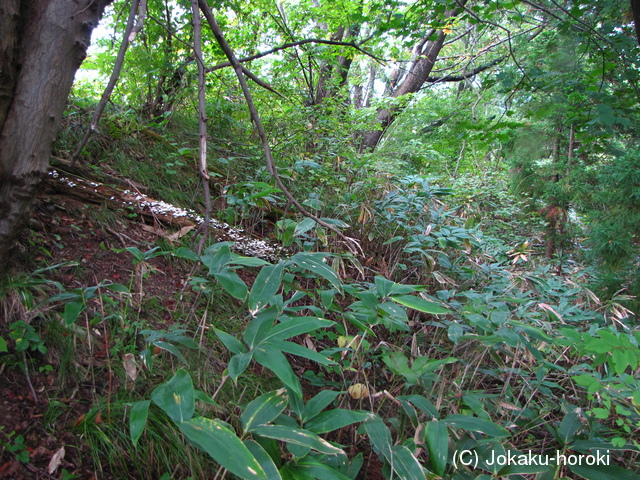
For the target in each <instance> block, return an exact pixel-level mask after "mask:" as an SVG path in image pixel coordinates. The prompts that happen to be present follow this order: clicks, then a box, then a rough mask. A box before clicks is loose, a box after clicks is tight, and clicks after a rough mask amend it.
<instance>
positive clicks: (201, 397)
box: [194, 390, 217, 405]
mask: <svg viewBox="0 0 640 480" xmlns="http://www.w3.org/2000/svg"><path fill="white" fill-rule="evenodd" d="M194 395H195V397H196V400H198V401H200V402H203V403H206V404H207V405H217V404H216V402H215V400H214V399H213V398H211V397H210V396H209V395H207V394H206V393H204V392H203V391H202V390H194Z"/></svg>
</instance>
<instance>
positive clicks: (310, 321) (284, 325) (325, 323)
mask: <svg viewBox="0 0 640 480" xmlns="http://www.w3.org/2000/svg"><path fill="white" fill-rule="evenodd" d="M334 324H335V322H333V321H331V320H325V319H324V318H317V317H293V318H292V320H289V321H286V322H281V323H279V324H278V325H276V326H275V327H273V328H272V329H271V331H270V332H269V334H268V335H266V336H265V338H264V341H269V342H270V341H271V340H286V339H287V338H291V337H295V336H296V335H302V334H303V333H309V332H312V331H313V330H317V329H319V328H328V327H331V326H332V325H334Z"/></svg>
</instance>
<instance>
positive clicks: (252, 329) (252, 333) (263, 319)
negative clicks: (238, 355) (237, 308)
mask: <svg viewBox="0 0 640 480" xmlns="http://www.w3.org/2000/svg"><path fill="white" fill-rule="evenodd" d="M278 313H279V310H278V307H276V306H275V305H271V306H270V307H269V308H267V309H266V310H262V311H261V312H260V313H258V314H257V315H256V316H255V318H252V319H251V321H250V322H249V324H248V325H247V328H245V330H244V336H243V338H244V341H245V343H246V344H247V345H249V347H250V348H253V347H255V346H256V345H257V344H258V343H260V342H262V341H263V340H264V338H265V337H266V336H267V334H268V333H269V331H270V330H271V328H272V327H273V322H275V320H276V318H278Z"/></svg>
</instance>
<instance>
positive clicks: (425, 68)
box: [360, 31, 446, 152]
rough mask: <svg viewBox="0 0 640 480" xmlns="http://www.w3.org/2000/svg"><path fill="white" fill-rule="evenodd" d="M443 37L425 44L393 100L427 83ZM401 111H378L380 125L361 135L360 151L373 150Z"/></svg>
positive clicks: (415, 90) (442, 35) (441, 35)
mask: <svg viewBox="0 0 640 480" xmlns="http://www.w3.org/2000/svg"><path fill="white" fill-rule="evenodd" d="M445 36H446V35H445V34H444V32H442V31H441V32H440V34H439V35H438V38H437V39H436V40H435V41H428V42H426V45H425V48H424V49H423V50H422V51H423V52H424V53H423V54H421V55H420V56H419V57H418V58H417V59H416V61H414V62H413V64H412V65H411V69H410V70H409V72H408V73H407V75H406V77H405V78H404V81H403V82H402V83H401V84H400V85H398V87H397V88H396V89H395V91H394V92H393V94H392V95H391V96H392V97H393V98H400V97H402V96H403V95H407V94H408V93H415V92H417V91H418V90H420V88H421V87H422V85H424V83H425V82H426V81H427V78H429V75H430V74H431V70H433V66H434V64H435V63H436V60H437V59H438V54H439V53H440V50H441V49H442V45H443V44H444V38H445ZM401 111H402V107H395V108H391V109H386V108H383V109H380V110H379V111H378V115H377V116H376V118H377V120H378V122H379V123H380V127H379V128H377V129H376V130H372V131H370V132H366V133H365V134H364V135H363V137H362V144H361V145H360V151H363V152H364V151H371V150H374V149H375V148H376V146H377V145H378V143H379V142H380V139H381V138H382V135H383V134H384V132H385V131H386V130H387V128H389V125H391V124H392V123H393V121H394V120H395V119H396V117H397V116H398V114H399V113H400V112H401Z"/></svg>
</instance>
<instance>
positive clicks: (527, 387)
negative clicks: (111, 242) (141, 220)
mask: <svg viewBox="0 0 640 480" xmlns="http://www.w3.org/2000/svg"><path fill="white" fill-rule="evenodd" d="M297 114H299V115H302V113H301V112H298V113H297ZM88 115H89V111H88V110H84V109H83V108H81V107H80V105H79V104H77V103H76V104H74V105H73V106H70V107H69V109H68V112H67V116H66V119H65V126H64V128H65V131H64V133H63V135H62V136H61V137H60V139H59V140H58V144H57V155H58V156H61V157H64V158H68V156H69V155H70V152H71V151H72V150H73V146H74V145H75V144H76V142H77V140H78V138H79V137H80V136H81V134H82V133H83V132H82V131H81V129H80V127H79V125H84V124H85V123H86V118H87V116H88ZM311 128H312V129H313V131H310V132H306V133H305V131H300V132H297V133H296V135H295V136H293V137H291V139H290V142H289V143H287V141H285V140H286V139H285V140H283V141H282V142H281V144H279V145H276V148H275V150H276V153H278V154H279V155H278V158H277V162H278V166H279V171H280V173H281V175H282V177H283V180H284V181H285V183H287V184H288V185H291V187H292V190H293V192H294V194H295V195H296V196H297V198H299V199H300V201H301V202H302V203H303V204H304V205H305V206H306V207H307V208H308V209H310V210H311V211H313V212H314V213H316V214H317V215H318V216H321V217H322V218H323V219H324V220H325V221H327V222H330V223H332V224H333V225H335V226H337V227H338V228H341V229H342V230H343V231H344V232H346V233H347V234H348V235H349V236H353V237H355V238H357V239H359V240H360V245H361V247H362V249H363V252H362V253H363V254H361V255H356V254H354V253H348V252H346V250H345V248H344V247H343V246H342V245H341V244H340V242H339V240H338V238H337V237H335V236H334V235H333V233H332V232H331V231H329V230H328V229H326V228H325V227H323V226H321V225H318V224H317V223H316V222H314V221H313V220H311V219H308V218H307V219H302V218H300V217H297V216H296V215H295V214H294V213H293V212H292V211H291V208H290V205H289V204H288V202H287V201H286V199H285V197H284V195H283V194H282V192H281V191H280V190H279V189H278V188H276V187H274V186H273V184H272V181H271V180H270V178H269V175H268V174H267V172H266V169H265V168H264V166H263V165H262V164H263V162H262V158H261V153H260V151H259V150H258V149H257V148H256V147H255V146H251V145H240V144H237V143H233V142H227V143H226V144H225V143H224V142H220V143H219V145H218V146H216V147H214V148H212V149H210V157H209V165H210V170H211V174H212V176H213V178H214V180H215V182H214V183H215V185H216V186H217V187H216V188H218V191H217V192H216V195H218V196H220V198H221V201H220V202H218V204H217V211H216V215H217V216H218V217H219V218H221V219H224V220H226V221H229V222H230V223H233V224H241V225H243V226H245V227H249V228H250V229H253V231H255V232H258V231H260V230H261V229H264V230H266V231H268V232H269V233H270V235H271V237H270V238H271V239H272V241H274V242H279V243H281V244H282V245H283V246H284V247H286V248H287V250H286V252H285V254H283V255H282V258H280V259H272V260H271V261H266V260H262V259H259V258H249V257H245V256H242V255H239V254H237V253H235V251H234V250H232V244H231V243H230V242H220V243H212V244H208V245H206V248H205V249H204V250H203V251H202V252H201V253H200V254H198V253H196V252H195V251H194V249H193V248H190V245H191V244H192V243H193V242H192V238H191V235H193V233H190V234H189V235H188V236H187V237H185V238H184V239H182V243H181V244H180V245H178V244H175V245H172V244H171V243H170V242H168V241H165V240H162V241H161V242H159V244H158V246H156V247H154V248H148V249H147V248H143V247H140V248H138V247H128V248H126V249H123V250H122V251H121V252H120V253H119V255H122V256H123V257H126V258H127V259H128V260H131V261H132V267H131V272H130V278H125V279H122V280H121V283H111V282H109V281H102V282H99V279H97V278H95V279H94V283H87V284H84V285H77V284H76V285H67V286H66V287H65V286H64V284H63V282H62V281H61V279H62V278H63V277H62V275H61V274H60V273H59V272H60V271H62V269H66V268H78V269H80V268H81V269H82V270H65V271H66V272H70V273H74V272H75V273H82V272H84V273H85V274H87V272H88V270H89V268H90V265H89V266H82V267H69V266H65V267H61V266H52V267H49V268H45V269H41V270H38V271H36V272H35V273H33V274H31V275H16V276H14V277H13V278H11V279H10V280H9V282H8V283H7V284H5V285H4V286H3V297H2V308H3V309H4V317H5V318H7V319H9V321H8V322H6V324H3V330H2V331H1V332H0V338H1V339H2V341H1V342H0V352H2V353H1V354H0V355H2V356H1V357H0V362H1V363H2V365H3V367H2V368H3V369H4V368H6V369H8V370H10V371H12V372H17V373H18V374H22V375H26V374H27V373H28V372H31V373H32V374H34V373H35V372H36V371H37V372H38V373H41V374H42V375H53V376H55V385H56V388H55V389H51V390H50V392H51V393H48V396H49V398H48V399H47V401H48V407H47V411H46V412H45V414H44V418H45V419H46V422H47V424H48V425H49V427H48V428H51V429H52V430H53V429H56V428H64V429H70V430H72V431H75V432H78V433H79V437H80V438H82V441H83V442H86V445H88V447H87V446H84V447H83V446H82V445H81V448H88V449H89V450H90V452H91V456H92V460H93V464H94V469H95V470H96V471H97V472H101V473H102V474H103V475H104V476H110V477H111V478H175V479H187V478H202V479H208V478H222V477H223V476H224V475H228V476H229V477H233V478H246V479H253V478H264V479H277V478H283V479H312V478H317V479H321V480H324V479H348V478H351V479H355V478H401V479H414V478H415V479H424V478H430V479H431V478H447V479H455V480H466V479H476V478H477V479H482V480H484V479H488V478H511V479H514V480H520V479H529V478H537V479H541V480H545V479H561V478H586V479H588V480H591V479H594V480H596V479H597V480H600V479H602V478H623V479H637V478H639V477H638V474H639V470H640V468H639V464H638V457H639V454H640V452H639V450H640V444H638V431H640V395H639V393H638V392H639V391H640V388H639V387H640V384H639V380H638V378H640V376H639V371H640V370H639V365H640V348H639V346H638V345H639V343H640V331H639V330H638V326H637V321H636V316H635V314H634V311H633V305H634V304H633V303H632V302H633V301H634V299H633V298H632V297H631V296H630V295H629V294H628V292H629V291H630V290H620V289H619V288H616V285H618V286H619V284H620V282H625V281H626V282H627V283H629V284H631V283H633V282H634V281H633V280H629V279H628V278H627V279H624V278H621V277H624V273H621V272H620V271H614V272H613V273H612V274H611V275H613V276H614V277H615V278H609V277H607V276H606V275H605V274H603V273H602V271H600V270H597V269H596V268H593V267H592V268H585V267H584V265H583V264H582V263H581V262H583V261H584V260H585V258H587V257H588V255H584V254H583V252H581V251H580V250H581V249H580V248H576V247H577V246H578V245H577V242H578V241H580V239H579V238H578V237H576V239H577V240H575V242H576V243H574V244H572V243H571V242H566V244H563V247H564V248H561V249H558V250H556V251H555V253H554V256H553V258H549V259H547V258H544V253H545V248H544V247H545V245H544V242H545V238H544V235H545V229H547V228H548V224H547V221H546V219H545V216H544V215H543V214H540V212H539V211H535V209H532V208H531V205H532V203H530V202H529V200H528V198H527V197H524V196H519V197H518V198H516V197H514V196H513V195H512V194H510V193H509V192H508V189H507V183H508V179H507V177H506V175H503V174H500V173H499V172H496V173H494V174H489V173H486V174H484V175H482V176H472V175H470V174H465V175H460V176H459V177H458V178H457V179H456V180H455V181H447V179H446V178H443V177H441V176H438V175H436V174H435V173H434V175H432V176H429V175H425V174H423V173H421V172H422V171H423V170H424V169H423V168H418V167H424V165H422V164H424V162H418V163H421V165H414V166H415V167H416V168H414V169H413V170H412V171H415V172H417V173H414V174H411V175H408V174H404V173H403V172H402V171H398V170H396V171H394V174H393V175H392V174H390V173H383V172H381V171H379V168H380V162H379V159H378V160H376V158H375V156H372V155H355V154H354V153H353V152H351V151H350V150H349V147H348V146H347V143H348V142H345V141H342V140H340V141H338V140H336V141H332V137H331V135H330V134H329V133H327V134H326V136H322V132H323V131H325V130H326V131H327V132H328V131H329V130H330V128H333V127H331V125H325V126H323V127H322V128H319V127H318V126H315V125H313V124H312V127H311ZM323 129H325V130H323ZM186 131H191V132H195V131H196V125H195V123H194V122H193V120H192V119H189V118H187V117H180V116H179V115H175V116H172V117H167V119H166V121H164V122H159V123H156V124H149V122H148V121H145V120H144V119H142V118H139V117H137V116H136V115H133V114H132V112H125V111H110V112H108V114H107V116H106V118H105V120H104V121H103V123H102V124H101V127H100V129H99V131H98V132H97V133H96V134H95V135H94V138H93V139H92V140H91V142H90V143H89V144H88V146H87V147H86V151H85V152H83V161H86V162H87V163H88V164H90V165H92V166H94V167H95V168H97V169H102V170H104V171H107V172H108V171H117V172H119V174H122V175H124V176H126V177H128V178H130V179H132V180H135V181H137V182H139V183H143V184H147V185H148V186H149V188H150V193H151V194H152V196H154V195H155V196H157V197H158V198H160V199H162V200H164V201H168V202H171V203H175V204H177V205H181V206H185V207H190V208H194V205H195V208H196V210H197V209H198V208H200V207H198V205H201V199H200V197H199V194H198V193H196V192H198V191H199V187H198V180H197V178H196V176H195V175H194V172H196V171H197V168H196V166H195V165H196V160H195V152H196V150H195V148H196V146H197V145H196V143H195V142H196V140H197V139H196V137H195V136H194V135H190V134H187V133H185V132H186ZM223 134H224V132H223V131H221V130H220V131H217V130H216V131H215V132H214V134H213V135H214V136H222V135H223ZM305 135H306V136H308V137H309V139H310V140H309V142H311V143H313V142H315V144H316V146H317V145H322V146H323V148H324V149H325V150H326V151H327V152H329V153H330V155H329V154H327V155H325V156H322V155H319V154H314V151H313V149H311V150H309V148H308V147H309V142H307V143H306V144H305V143H304V142H300V141H299V140H301V139H304V138H305ZM216 138H217V137H216ZM343 140H344V139H343ZM214 143H215V142H214ZM301 145H302V146H301ZM289 147H290V148H289ZM308 150H309V151H308ZM132 160H135V161H132ZM388 160H389V161H393V159H388ZM409 160H410V159H409ZM407 161H408V160H407ZM376 162H378V163H376ZM414 163H415V162H414ZM406 171H409V170H406V169H405V172H406ZM105 217H108V218H105V221H113V218H111V217H110V216H109V215H108V214H105ZM115 221H117V219H116V220H115ZM574 227H575V228H576V229H578V228H581V227H580V222H578V221H576V222H574V224H573V225H572V226H571V228H574ZM34 248H35V247H34ZM45 258H48V257H47V256H46V255H45ZM159 260H162V261H164V262H169V263H171V264H172V265H173V266H174V267H175V268H176V270H179V271H180V272H181V280H182V281H183V283H182V284H181V285H180V286H175V285H171V286H170V287H167V288H166V289H165V290H160V293H157V294H153V295H152V294H148V292H150V291H151V290H150V289H151V288H152V286H153V287H157V283H162V282H161V281H160V278H161V276H162V272H159V271H157V270H156V269H155V268H154V262H156V261H159ZM85 278H89V277H88V276H85ZM85 283H86V282H85ZM636 283H637V282H636ZM156 291H157V290H156ZM167 305H170V307H168V306H167ZM47 366H48V367H47ZM53 372H55V373H53ZM36 378H37V377H36ZM87 385H90V388H87V387H86V386H87ZM78 386H82V389H81V393H80V396H81V398H82V400H81V401H79V405H75V404H74V405H73V407H72V406H70V405H68V404H67V403H65V402H63V401H62V400H61V399H63V398H68V397H70V396H71V394H72V393H73V392H74V389H77V388H79V387H78ZM74 395H75V394H74ZM80 405H81V406H80ZM61 418H67V419H68V420H67V421H66V423H65V422H60V419H61ZM60 423H63V427H60ZM531 455H533V456H534V457H535V459H537V461H535V462H534V461H532V457H531ZM558 456H564V457H562V458H571V459H572V460H571V462H574V461H575V462H581V464H580V465H577V464H574V463H571V462H569V463H568V464H567V463H566V462H565V463H564V464H563V463H561V464H557V462H556V459H557V458H558ZM496 457H499V458H502V459H508V458H511V459H512V460H510V461H509V464H508V465H507V464H505V463H504V462H503V463H500V462H498V463H496V462H492V459H494V458H496ZM596 458H606V461H601V462H600V464H598V465H593V464H592V463H593V462H591V461H592V460H593V459H596ZM514 459H515V460H514ZM544 459H549V461H547V462H545V461H543V460H544ZM589 462H591V463H589ZM603 462H605V463H606V464H603Z"/></svg>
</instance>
